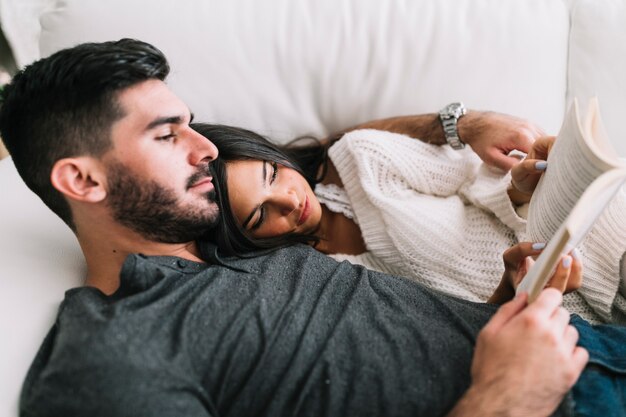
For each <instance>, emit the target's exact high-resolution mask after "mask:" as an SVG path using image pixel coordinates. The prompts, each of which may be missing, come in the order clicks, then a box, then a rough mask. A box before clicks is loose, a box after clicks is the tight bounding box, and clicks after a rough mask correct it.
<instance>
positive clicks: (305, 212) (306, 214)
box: [298, 195, 311, 226]
mask: <svg viewBox="0 0 626 417" xmlns="http://www.w3.org/2000/svg"><path fill="white" fill-rule="evenodd" d="M310 215H311V204H310V203H309V196H308V195H307V196H305V197H304V207H303V208H302V212H301V213H300V218H299V219H298V226H300V225H301V224H302V223H304V222H305V221H307V219H308V218H309V216H310Z"/></svg>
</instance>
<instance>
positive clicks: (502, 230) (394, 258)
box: [329, 130, 514, 301]
mask: <svg viewBox="0 0 626 417" xmlns="http://www.w3.org/2000/svg"><path fill="white" fill-rule="evenodd" d="M472 156H473V154H472V153H471V151H470V150H468V151H467V152H466V151H461V152H458V151H454V150H452V149H449V148H448V147H447V146H444V147H440V146H435V145H429V144H426V143H423V142H421V141H419V140H416V139H412V138H410V137H408V136H404V135H399V134H395V133H391V132H384V131H377V130H358V131H353V132H350V133H348V134H346V135H345V136H344V137H343V138H342V139H341V140H340V141H338V142H337V143H336V144H334V145H333V146H332V147H331V148H330V150H329V157H330V158H331V160H332V162H333V163H334V165H335V167H336V168H337V171H338V173H339V176H340V177H341V180H342V182H343V186H344V188H345V190H346V193H347V194H348V197H349V199H350V203H351V205H352V208H353V210H354V214H355V217H356V218H357V219H358V223H359V226H360V228H361V232H362V235H363V239H364V241H365V243H366V246H367V249H368V250H369V251H371V253H372V254H373V255H374V256H376V257H377V258H378V259H379V260H381V261H382V262H383V263H384V264H385V265H387V266H391V267H393V268H396V269H397V270H398V271H399V272H400V273H401V274H402V275H404V276H407V277H410V278H412V279H415V280H417V281H419V282H422V283H424V284H425V285H428V286H430V287H431V288H436V289H438V290H441V291H444V292H446V293H448V294H452V295H456V296H458V297H462V298H466V299H470V300H474V301H480V300H486V299H487V298H488V297H489V295H491V293H492V292H493V289H494V288H495V287H496V286H497V283H498V282H499V279H500V277H501V275H502V259H501V254H502V251H504V249H506V248H508V247H509V246H511V244H513V243H514V236H513V232H512V231H511V230H510V229H508V228H507V227H506V226H505V225H503V224H502V223H501V222H500V221H499V220H498V219H497V218H495V216H493V215H492V214H491V213H488V212H487V211H485V210H482V209H481V208H479V207H476V206H474V205H472V204H469V203H468V202H467V201H464V200H463V199H462V197H461V196H460V195H459V190H460V189H461V188H462V187H463V186H464V184H465V183H466V182H467V181H468V180H472V179H473V178H474V177H475V176H476V172H477V169H478V166H479V165H480V163H479V161H477V159H475V158H473V157H472Z"/></svg>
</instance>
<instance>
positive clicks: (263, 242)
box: [191, 123, 327, 257]
mask: <svg viewBox="0 0 626 417" xmlns="http://www.w3.org/2000/svg"><path fill="white" fill-rule="evenodd" d="M191 127H192V128H193V129H194V130H196V131H197V132H198V133H200V134H201V135H203V136H205V137H206V138H208V139H209V140H210V141H211V142H213V144H214V145H215V146H216V147H217V149H218V151H219V157H218V158H217V159H216V160H215V161H212V162H211V164H210V169H211V172H212V175H213V184H214V185H215V192H216V201H217V204H218V206H219V212H220V217H219V219H218V222H217V225H216V226H215V227H214V228H213V229H212V230H210V231H209V232H208V234H207V235H206V236H204V237H203V238H202V239H200V241H199V242H198V243H199V247H200V250H201V252H202V251H203V249H204V245H203V241H208V242H211V243H213V244H214V245H216V246H217V248H218V249H219V252H220V253H221V254H223V255H229V256H230V255H235V256H245V255H246V254H247V253H250V252H253V251H258V250H263V249H273V248H278V247H283V246H288V245H292V244H294V243H315V242H317V241H318V238H317V237H316V236H314V235H312V234H300V233H290V234H286V235H282V236H275V237H271V238H254V237H252V236H250V235H249V234H247V233H246V231H245V230H244V229H243V228H242V227H241V226H240V225H239V224H238V223H237V221H236V220H235V217H234V215H233V213H232V211H231V208H230V199H229V196H228V187H227V180H228V177H227V172H226V165H227V164H228V162H230V161H241V160H259V161H267V162H276V163H278V164H281V165H284V166H287V167H289V168H293V169H295V170H296V171H298V173H300V174H301V175H302V176H303V177H304V178H305V179H306V180H307V181H308V183H309V184H310V185H311V188H314V187H315V184H316V183H317V182H318V181H319V180H320V178H319V177H318V175H317V172H318V169H319V167H320V166H321V165H323V164H324V163H325V160H326V149H327V147H326V146H324V145H322V144H321V143H320V142H319V141H317V140H315V139H312V138H307V139H310V142H309V143H308V144H306V145H307V146H302V144H299V142H301V141H304V139H305V138H302V139H300V140H296V141H295V142H292V143H290V144H288V145H287V146H278V145H276V144H274V143H272V142H270V141H269V140H267V139H265V138H264V137H263V136H261V135H259V134H257V133H254V132H252V131H250V130H246V129H242V128H238V127H232V126H224V125H210V124H203V123H194V124H192V125H191ZM203 257H204V253H203Z"/></svg>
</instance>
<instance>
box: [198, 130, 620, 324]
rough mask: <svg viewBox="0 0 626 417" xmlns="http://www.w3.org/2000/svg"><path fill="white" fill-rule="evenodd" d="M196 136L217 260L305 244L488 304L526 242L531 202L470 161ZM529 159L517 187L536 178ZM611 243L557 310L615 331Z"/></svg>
mask: <svg viewBox="0 0 626 417" xmlns="http://www.w3.org/2000/svg"><path fill="white" fill-rule="evenodd" d="M194 128H195V129H196V130H197V131H198V132H200V133H201V134H203V135H205V136H206V137H207V138H210V139H211V141H212V142H213V143H214V144H215V145H216V146H217V148H218V149H219V155H220V156H219V158H218V159H217V160H216V161H215V162H214V163H213V164H212V169H213V171H214V172H213V176H214V183H215V187H216V192H217V194H218V202H219V204H220V210H221V213H222V216H221V220H220V224H219V226H218V227H217V228H216V229H215V230H214V231H213V232H212V235H211V236H209V237H208V239H209V240H211V241H213V242H215V243H216V244H217V246H218V247H219V248H220V251H221V252H222V253H223V254H226V255H238V256H242V255H245V254H246V253H249V252H251V251H255V250H259V249H264V248H273V247H278V246H284V245H288V244H293V243H296V242H300V243H308V244H311V245H313V246H314V247H315V248H316V249H317V250H319V251H321V252H324V253H327V254H329V255H331V256H333V257H335V258H336V259H338V260H348V261H351V262H353V263H359V264H362V265H365V266H367V267H369V268H371V269H377V270H381V271H385V272H390V273H394V274H398V275H403V276H407V277H410V278H413V279H415V280H417V281H419V282H422V283H424V284H426V285H428V286H430V287H432V288H435V289H439V290H441V291H443V292H446V293H448V294H451V295H455V296H458V297H461V298H464V299H468V300H473V301H484V300H486V299H487V298H488V297H489V295H490V294H491V293H492V292H493V290H494V288H495V287H496V286H497V284H498V282H499V281H500V278H501V276H502V269H503V268H502V258H501V255H502V253H503V252H504V251H505V250H506V249H508V248H509V247H511V246H514V245H515V244H517V243H518V242H521V241H524V240H525V239H524V238H525V236H524V231H525V225H526V223H525V220H524V219H523V218H522V217H520V216H519V215H518V214H517V212H516V205H515V204H514V203H523V202H527V201H528V199H529V195H528V194H527V193H521V192H519V190H516V189H515V188H512V187H511V186H510V184H511V178H510V176H509V175H503V174H502V173H501V172H494V171H493V170H490V169H488V168H486V167H485V166H484V165H482V164H481V162H480V160H479V159H478V158H477V157H476V155H474V154H473V153H471V152H457V151H453V150H451V149H449V148H448V147H445V146H434V145H429V144H426V143H423V142H421V141H419V140H416V139H413V138H410V137H408V136H405V135H399V134H395V133H390V132H383V131H377V130H357V131H353V132H350V133H347V134H345V135H344V136H343V137H341V139H336V140H335V141H333V143H329V144H327V145H326V144H321V143H319V142H317V141H315V140H308V141H307V140H306V139H303V140H299V141H297V142H296V143H292V144H290V145H288V146H285V147H279V146H276V145H274V144H272V143H271V142H269V141H267V140H266V139H264V138H263V137H261V136H259V135H257V134H255V133H253V132H250V131H247V130H244V129H238V128H233V127H227V126H213V125H195V126H194ZM531 156H532V155H529V158H527V160H526V161H525V162H524V165H522V164H520V165H519V166H518V167H516V169H515V171H514V173H515V175H517V176H525V175H531V176H532V175H536V176H538V175H540V170H537V169H535V168H534V166H535V165H534V164H535V163H536V162H537V161H535V160H533V158H531ZM539 166H540V167H541V164H539ZM525 191H528V190H525ZM616 211H619V210H613V212H616ZM622 238H623V239H622ZM602 239H606V238H604V237H603V238H602ZM620 239H622V240H621V241H620ZM588 240H589V239H588ZM592 240H593V234H592ZM615 240H616V242H614V243H613V247H614V248H612V249H610V250H609V251H608V252H610V254H609V253H608V252H607V250H606V247H607V242H606V241H603V242H602V245H600V246H598V244H597V242H596V243H594V242H591V244H587V245H586V246H584V247H583V249H584V251H585V253H584V255H585V262H584V264H585V268H586V269H585V276H584V280H583V286H582V288H581V289H580V290H579V291H578V292H576V293H572V294H569V295H568V296H567V297H566V300H565V303H564V304H565V306H566V307H567V308H568V309H569V310H570V311H571V312H573V313H578V314H580V315H581V316H583V317H585V318H586V319H588V320H591V321H619V320H620V318H621V315H620V313H618V312H621V311H626V302H623V301H625V299H624V297H623V296H622V295H621V294H620V293H619V292H618V285H619V276H620V274H619V260H620V258H621V254H623V252H624V249H626V248H624V245H625V244H626V234H625V235H624V236H620V235H618V236H617V237H616V238H615ZM594 246H595V247H596V248H601V250H597V249H594ZM608 246H611V244H609V245H608ZM538 247H540V246H538ZM588 247H589V248H591V249H590V251H588V250H587V248H588ZM598 252H602V253H603V254H604V255H606V256H605V257H604V258H603V260H607V256H609V257H613V258H616V259H611V262H612V265H613V266H612V267H608V263H606V264H602V265H601V266H602V267H601V268H600V269H598V267H597V266H598V265H597V263H598V262H597V261H596V259H597V255H598Z"/></svg>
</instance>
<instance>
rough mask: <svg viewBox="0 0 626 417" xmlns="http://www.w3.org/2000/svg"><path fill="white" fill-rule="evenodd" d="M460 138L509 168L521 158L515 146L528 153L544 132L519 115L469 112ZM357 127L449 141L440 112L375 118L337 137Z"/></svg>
mask: <svg viewBox="0 0 626 417" xmlns="http://www.w3.org/2000/svg"><path fill="white" fill-rule="evenodd" d="M457 128H458V131H459V137H460V138H461V140H462V141H463V142H465V143H466V144H468V145H469V146H471V147H472V149H473V150H474V152H476V154H478V156H479V157H480V158H481V159H482V160H483V161H485V162H486V163H487V164H488V165H492V166H496V167H498V168H500V169H504V170H507V171H508V170H509V169H511V168H512V167H513V166H514V165H515V164H516V163H518V162H519V159H517V158H514V157H510V156H508V154H509V152H511V151H512V150H514V149H517V150H520V151H522V152H528V151H529V150H530V148H531V146H532V143H533V142H534V140H535V139H536V138H538V137H540V136H543V135H544V133H543V131H542V130H541V129H540V128H539V127H537V126H535V125H533V124H532V123H529V122H527V121H525V120H522V119H519V118H517V117H513V116H509V115H505V114H500V113H494V112H482V111H468V112H467V114H466V115H465V116H463V117H461V118H460V119H459V121H458V124H457ZM356 129H378V130H386V131H389V132H394V133H400V134H404V135H407V136H411V137H413V138H417V139H420V140H422V141H424V142H426V143H431V144H435V145H444V144H446V139H445V135H444V132H443V127H442V125H441V121H440V120H439V115H438V114H436V113H430V114H423V115H416V116H400V117H391V118H388V119H380V120H373V121H370V122H366V123H362V124H359V125H357V126H354V127H352V128H349V129H346V130H344V131H342V132H340V133H338V134H337V135H334V136H333V137H339V136H340V135H342V134H343V133H345V132H348V131H351V130H356Z"/></svg>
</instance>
